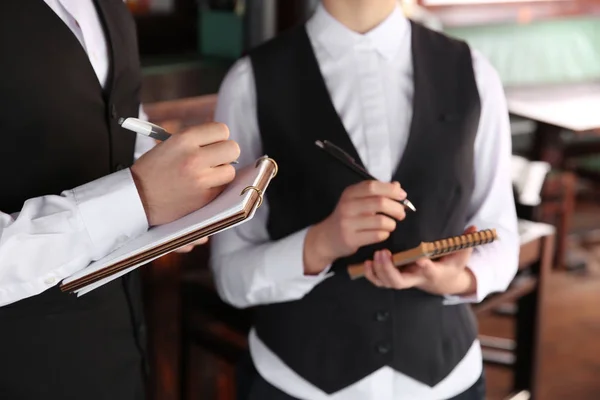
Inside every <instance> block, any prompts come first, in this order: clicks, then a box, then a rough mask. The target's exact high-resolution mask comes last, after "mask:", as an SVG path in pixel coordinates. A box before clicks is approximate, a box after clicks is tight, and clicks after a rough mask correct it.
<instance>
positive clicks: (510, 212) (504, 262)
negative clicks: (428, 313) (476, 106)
mask: <svg viewBox="0 0 600 400" xmlns="http://www.w3.org/2000/svg"><path fill="white" fill-rule="evenodd" d="M473 67H474V70H475V76H476V80H477V86H478V90H479V95H480V99H481V116H480V120H479V128H478V132H477V137H476V139H475V160H474V161H475V166H476V168H475V188H474V192H473V196H472V198H471V203H470V218H469V221H468V224H467V226H469V225H474V226H476V227H477V229H491V228H495V229H496V231H497V233H498V236H499V238H500V240H497V241H495V242H493V243H491V244H488V245H485V246H480V247H477V248H475V249H474V251H473V254H472V256H471V259H470V261H469V265H468V268H469V269H470V270H471V271H472V272H473V274H474V275H475V278H476V280H477V292H476V294H474V295H472V296H465V297H460V296H447V297H446V303H447V304H456V303H460V302H480V301H482V300H483V299H484V298H485V297H486V296H488V295H489V294H490V293H494V292H502V291H505V290H506V289H507V287H508V285H509V284H510V282H511V281H512V280H513V278H514V276H515V274H516V272H517V269H518V262H519V250H520V242H519V232H518V227H517V215H516V211H515V202H514V195H513V189H512V179H511V155H512V140H511V132H510V122H509V116H508V109H507V106H506V98H505V95H504V90H503V88H502V83H501V81H500V78H499V76H498V74H497V72H496V71H495V69H494V68H493V67H492V65H491V64H490V63H489V62H488V61H487V60H486V59H485V58H484V57H483V56H482V55H481V54H480V53H479V52H477V51H473ZM465 228H466V227H465Z"/></svg>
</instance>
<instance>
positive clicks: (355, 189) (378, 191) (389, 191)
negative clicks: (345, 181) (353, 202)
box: [344, 181, 406, 200]
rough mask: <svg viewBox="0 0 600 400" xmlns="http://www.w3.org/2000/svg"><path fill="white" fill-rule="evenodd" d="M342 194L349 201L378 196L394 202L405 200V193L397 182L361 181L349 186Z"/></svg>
mask: <svg viewBox="0 0 600 400" xmlns="http://www.w3.org/2000/svg"><path fill="white" fill-rule="evenodd" d="M344 194H345V195H346V196H347V197H348V198H350V199H356V198H362V197H379V196H381V197H388V198H390V199H394V200H403V199H404V198H406V192H405V191H404V190H402V188H401V187H400V184H399V183H398V182H392V183H388V182H380V181H363V182H360V183H357V184H355V185H352V186H349V187H348V188H347V189H346V190H345V191H344Z"/></svg>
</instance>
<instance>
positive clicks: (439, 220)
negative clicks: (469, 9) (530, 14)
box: [250, 23, 480, 393]
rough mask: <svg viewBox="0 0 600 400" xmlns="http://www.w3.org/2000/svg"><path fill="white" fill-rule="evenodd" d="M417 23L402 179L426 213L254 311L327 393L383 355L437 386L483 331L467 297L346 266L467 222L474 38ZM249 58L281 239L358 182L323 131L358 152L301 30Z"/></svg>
mask: <svg viewBox="0 0 600 400" xmlns="http://www.w3.org/2000/svg"><path fill="white" fill-rule="evenodd" d="M411 29H412V59H413V67H414V85H415V90H414V93H415V94H414V99H413V119H412V124H411V128H410V136H409V139H408V144H407V147H406V149H405V152H404V156H403V158H402V160H401V162H400V164H399V165H398V166H397V169H396V170H395V172H394V174H393V179H394V180H397V181H399V182H400V183H401V184H402V187H403V188H404V189H405V190H406V192H407V193H408V194H409V198H410V199H411V201H412V202H413V203H414V204H415V206H416V208H417V212H416V213H410V212H408V213H407V217H406V219H405V220H404V221H403V222H401V223H400V224H399V225H398V227H397V229H396V231H395V232H394V233H393V234H392V235H391V237H390V238H389V240H387V241H386V242H385V243H383V244H380V245H376V246H368V247H365V248H361V249H360V250H359V251H358V252H357V253H356V254H355V255H353V256H351V257H348V258H346V259H341V260H337V261H336V263H335V264H334V265H333V270H334V271H335V275H334V276H333V277H331V278H328V279H326V280H325V281H324V282H322V283H321V284H319V285H317V286H316V287H315V288H314V289H313V290H312V291H311V292H310V293H308V294H307V295H306V296H305V297H304V298H303V299H301V300H299V301H291V302H285V303H278V304H272V305H267V306H262V307H259V308H258V309H257V310H256V325H255V326H256V331H257V334H258V336H259V337H260V338H261V340H263V341H264V342H265V344H266V345H267V346H268V347H269V348H270V349H271V350H273V351H274V352H275V353H276V354H277V355H278V356H279V357H280V358H281V359H282V360H283V361H284V362H285V363H286V364H287V365H288V366H290V367H291V368H292V369H293V370H294V371H296V372H297V373H298V374H299V375H301V376H302V377H304V378H305V379H306V380H307V381H309V382H311V383H312V384H313V385H316V386H317V387H319V388H320V389H321V390H323V391H325V392H326V393H333V392H336V391H338V390H340V389H342V388H344V387H346V386H349V385H350V384H352V383H354V382H357V381H358V380H360V379H362V378H364V377H365V376H367V375H369V374H370V373H372V372H374V371H376V370H378V369H380V368H381V367H383V366H386V365H387V366H390V367H392V368H394V369H395V370H397V371H400V372H402V373H404V374H407V375H409V376H411V377H413V378H415V379H417V380H419V381H421V382H423V383H426V384H428V385H431V386H433V385H435V384H437V383H438V382H440V381H441V380H442V379H443V378H444V377H445V376H447V375H448V373H449V372H451V370H452V369H453V368H454V367H455V366H456V365H457V363H458V362H459V361H460V360H461V359H462V358H463V357H464V355H465V354H466V352H467V350H468V349H469V347H470V346H471V344H472V343H473V340H474V339H475V337H476V333H477V330H476V325H475V320H474V318H473V315H472V313H471V311H470V307H469V306H467V305H457V306H445V305H443V304H442V300H443V298H442V297H440V296H434V295H430V294H427V293H425V292H422V291H420V290H416V289H411V290H386V289H380V288H377V287H375V286H373V285H372V284H371V283H370V282H368V281H367V280H366V279H361V280H357V281H351V280H350V279H349V276H348V274H347V272H346V266H347V265H348V264H350V263H354V262H362V261H364V260H366V259H369V258H372V256H373V252H374V250H375V249H380V248H388V249H390V250H391V251H392V252H397V251H402V250H405V249H408V248H411V247H414V246H416V245H418V244H419V243H420V242H421V241H431V240H435V239H439V238H443V237H447V236H452V235H457V234H461V233H462V232H463V230H464V228H465V224H466V222H467V217H468V216H467V208H468V205H469V201H470V198H471V193H472V191H473V184H474V183H473V182H474V181H473V180H474V172H473V146H474V140H475V136H476V132H477V126H478V122H479V114H480V102H479V94H478V91H477V86H476V82H475V78H474V72H473V67H472V60H471V53H470V50H469V48H468V46H467V45H466V44H464V43H462V42H459V41H456V40H452V39H450V38H448V37H446V36H444V35H442V34H439V33H436V32H433V31H430V30H428V29H426V28H424V27H422V26H420V25H418V24H415V23H412V24H411ZM407 45H408V43H407ZM250 56H251V60H252V67H253V71H254V77H255V82H256V91H257V112H258V122H259V126H260V132H261V136H262V141H263V150H264V153H265V154H268V155H269V156H270V157H273V158H274V159H275V160H277V162H278V163H279V171H280V173H279V175H278V177H277V179H275V180H274V181H273V182H272V183H271V186H270V187H269V192H268V200H269V207H270V214H269V219H268V231H269V234H270V236H271V238H272V239H273V240H278V239H281V238H283V237H285V236H288V235H290V234H292V233H294V232H297V231H298V230H301V229H303V228H306V227H307V226H309V225H312V224H314V223H317V222H319V221H321V220H322V219H324V218H325V217H327V216H328V215H329V214H330V213H331V212H332V211H333V210H334V208H335V206H336V204H337V201H338V199H339V197H340V195H341V193H342V191H343V190H344V189H345V188H346V187H347V186H349V185H351V184H354V183H356V182H358V179H357V177H356V176H355V175H353V174H352V173H350V172H348V171H346V169H345V168H344V167H341V166H340V165H339V164H337V163H336V162H335V161H332V160H331V159H330V158H329V157H328V156H327V155H326V154H323V152H322V151H320V150H319V149H318V148H317V147H316V146H315V144H314V143H315V140H330V141H332V142H333V143H335V144H337V145H339V146H340V147H342V148H343V149H344V150H346V151H347V152H349V153H350V155H352V156H353V157H354V158H355V159H356V160H360V157H359V155H358V153H357V151H356V149H355V148H354V147H353V145H352V142H351V141H350V139H349V137H348V135H347V133H346V131H345V129H344V126H343V124H342V122H341V120H340V118H339V116H338V115H337V113H336V111H335V108H334V106H333V104H332V102H331V99H330V96H329V93H328V91H327V88H326V85H325V83H324V81H323V77H322V76H321V73H320V70H319V66H318V63H317V60H316V58H315V56H314V53H313V50H312V47H311V44H310V41H309V39H308V36H307V34H306V31H305V29H304V28H299V29H296V30H294V31H291V32H290V33H288V34H286V35H283V36H281V37H279V38H276V39H274V40H273V41H271V42H268V43H266V44H265V45H263V46H261V47H259V48H257V49H255V50H254V51H253V52H252V53H251V55H250ZM398 112H403V111H402V110H398ZM281 267H282V268H285V265H282V266H281Z"/></svg>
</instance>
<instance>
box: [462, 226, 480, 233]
mask: <svg viewBox="0 0 600 400" xmlns="http://www.w3.org/2000/svg"><path fill="white" fill-rule="evenodd" d="M474 232H477V227H476V226H475V225H469V226H468V227H467V229H465V231H464V233H463V234H465V235H466V234H468V233H474Z"/></svg>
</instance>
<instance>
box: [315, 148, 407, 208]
mask: <svg viewBox="0 0 600 400" xmlns="http://www.w3.org/2000/svg"><path fill="white" fill-rule="evenodd" d="M315 144H316V145H317V146H318V147H319V148H321V149H323V150H324V151H325V152H326V153H327V154H329V155H330V156H332V157H333V158H335V159H336V160H338V161H339V162H341V163H342V164H343V165H344V166H346V167H347V168H348V169H350V170H352V171H353V172H354V173H356V174H358V175H359V176H360V177H361V178H363V179H366V180H372V181H376V180H377V179H375V178H374V177H373V176H372V175H371V174H369V173H368V172H367V171H366V170H365V169H364V168H363V167H361V166H360V165H359V164H358V163H357V162H356V161H355V160H354V158H352V157H351V156H350V155H349V154H348V153H346V152H345V151H344V150H342V149H340V148H339V147H337V146H336V145H334V144H333V143H331V142H329V141H327V140H323V141H321V140H317V141H316V142H315ZM400 202H401V203H402V204H403V205H404V206H405V207H406V208H408V209H410V210H412V211H413V212H416V211H417V209H416V208H415V206H414V205H413V204H412V203H411V202H410V200H408V199H404V200H401V201H400Z"/></svg>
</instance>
